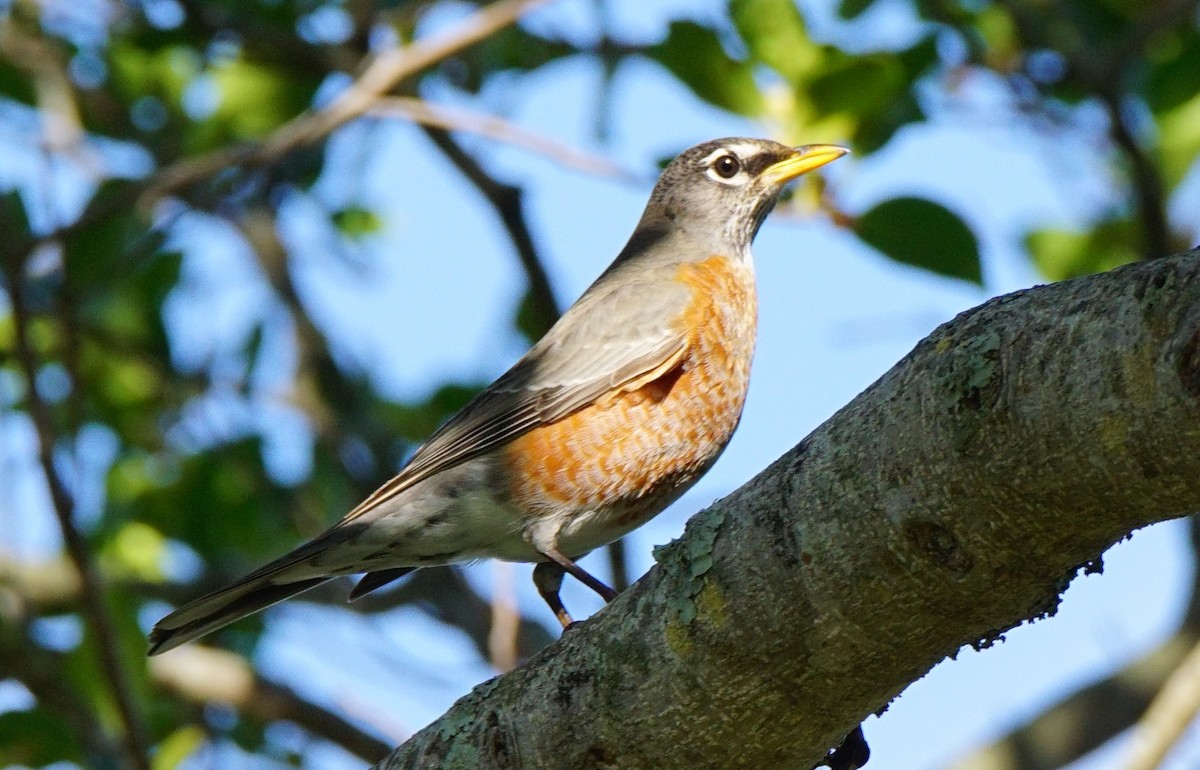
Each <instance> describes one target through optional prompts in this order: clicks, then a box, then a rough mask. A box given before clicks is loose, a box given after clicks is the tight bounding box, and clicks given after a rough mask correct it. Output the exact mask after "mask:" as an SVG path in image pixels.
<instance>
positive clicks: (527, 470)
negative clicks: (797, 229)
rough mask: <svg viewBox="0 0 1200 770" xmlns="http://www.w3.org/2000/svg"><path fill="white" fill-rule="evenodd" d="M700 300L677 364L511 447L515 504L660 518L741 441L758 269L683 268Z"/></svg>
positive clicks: (707, 263)
mask: <svg viewBox="0 0 1200 770" xmlns="http://www.w3.org/2000/svg"><path fill="white" fill-rule="evenodd" d="M678 279H679V280H680V281H682V282H684V283H686V284H687V285H688V286H690V287H691V288H692V290H693V300H692V302H691V304H690V305H689V306H688V309H687V311H686V312H685V313H684V314H683V317H681V318H679V319H677V323H678V324H679V326H680V328H681V330H684V331H685V333H686V336H687V339H688V344H687V346H686V349H685V351H684V353H683V356H682V358H681V359H680V361H679V363H678V364H677V365H676V366H675V367H674V368H672V369H670V370H669V371H666V372H665V373H663V374H661V375H660V376H659V377H657V379H654V380H652V381H650V382H645V383H640V384H638V385H636V386H634V388H635V389H629V390H626V391H623V392H620V393H617V394H615V395H614V396H613V397H610V398H607V399H601V400H600V401H598V402H597V403H594V404H592V405H590V406H587V407H584V408H583V409H580V410H578V411H576V412H574V413H572V414H571V415H569V416H567V417H566V418H564V419H562V420H559V421H558V422H555V423H552V424H549V425H544V426H542V427H539V428H536V429H535V430H533V431H530V432H529V433H527V434H525V435H524V436H522V437H521V438H519V439H517V440H515V441H513V442H512V443H511V444H510V445H509V446H508V447H507V448H506V450H505V461H506V462H505V464H506V466H507V467H508V469H509V471H510V474H511V475H510V479H511V481H510V484H511V491H512V494H513V497H514V500H515V501H516V502H517V503H518V505H520V506H521V507H522V508H523V509H524V510H526V511H527V512H529V513H530V514H532V515H535V516H536V515H539V514H549V513H552V512H556V511H559V512H560V511H561V510H562V509H563V507H568V508H579V509H586V510H601V509H607V508H613V509H614V511H613V512H614V513H615V514H617V515H618V516H619V517H620V518H622V519H625V518H629V517H633V518H642V517H644V516H650V515H653V514H655V513H658V510H656V509H655V507H656V503H655V501H656V500H659V501H662V502H661V504H660V505H659V506H658V507H660V508H661V506H665V505H666V504H667V503H669V502H670V500H672V499H674V498H675V497H676V496H677V495H678V494H679V493H681V492H682V491H683V489H686V487H687V486H690V485H691V483H693V482H694V481H695V480H696V479H697V478H699V476H700V474H702V473H703V472H704V471H706V470H707V469H708V467H709V466H710V465H711V464H712V462H713V461H714V460H716V458H717V456H718V455H719V454H720V453H721V450H722V449H724V447H725V444H726V443H727V442H728V441H729V438H730V436H732V435H733V431H734V428H736V427H737V423H738V420H739V419H740V417H741V413H742V405H743V404H744V402H745V398H746V388H747V385H748V384H749V378H750V360H751V358H752V357H753V353H754V334H755V327H756V324H757V300H756V296H755V291H754V275H753V271H752V269H751V268H750V267H749V266H748V265H745V264H743V263H742V262H740V261H738V260H732V259H728V258H726V257H710V258H709V259H707V260H704V261H703V262H699V263H693V264H688V265H684V266H681V267H680V270H679V273H678Z"/></svg>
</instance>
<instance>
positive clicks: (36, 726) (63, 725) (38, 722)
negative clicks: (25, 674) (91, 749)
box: [0, 708, 83, 767]
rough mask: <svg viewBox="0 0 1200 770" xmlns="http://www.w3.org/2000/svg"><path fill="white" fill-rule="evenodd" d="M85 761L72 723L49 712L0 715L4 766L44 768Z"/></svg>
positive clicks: (1, 762)
mask: <svg viewBox="0 0 1200 770" xmlns="http://www.w3.org/2000/svg"><path fill="white" fill-rule="evenodd" d="M82 759H83V753H82V752H81V751H80V747H79V743H78V741H76V739H75V736H74V735H73V733H72V730H71V729H70V723H69V722H68V721H67V720H66V719H64V718H63V717H62V715H61V714H56V713H52V710H51V709H48V708H35V709H32V710H30V711H6V712H4V713H3V714H0V766H4V767H41V766H43V765H50V764H54V763H56V762H62V761H65V760H66V761H70V760H74V761H79V760H82Z"/></svg>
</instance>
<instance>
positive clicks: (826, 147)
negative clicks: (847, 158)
mask: <svg viewBox="0 0 1200 770" xmlns="http://www.w3.org/2000/svg"><path fill="white" fill-rule="evenodd" d="M848 152H850V150H848V149H846V148H845V147H839V146H837V145H836V144H806V145H804V146H803V147H797V148H796V149H795V150H794V151H793V154H791V155H789V156H788V157H786V158H784V159H783V160H780V161H776V162H775V163H772V164H771V165H770V166H767V168H766V170H765V171H763V177H764V178H765V179H766V180H767V182H769V183H770V184H783V183H784V182H787V181H789V180H791V179H795V178H796V177H798V176H800V175H801V174H807V173H808V172H809V171H812V170H813V169H814V168H820V167H821V166H824V165H825V164H826V163H832V162H833V161H835V160H837V159H838V158H840V157H842V156H843V155H845V154H846V153H848Z"/></svg>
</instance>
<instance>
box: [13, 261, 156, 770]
mask: <svg viewBox="0 0 1200 770" xmlns="http://www.w3.org/2000/svg"><path fill="white" fill-rule="evenodd" d="M6 256H7V258H6V259H5V260H4V265H3V270H4V272H5V276H6V279H7V282H8V296H9V302H10V304H11V309H12V319H13V345H14V347H15V350H16V358H17V362H18V366H19V368H20V370H21V375H22V377H23V379H24V386H25V399H26V408H27V409H28V413H29V417H30V419H31V420H32V422H33V425H34V430H35V434H36V436H37V450H36V451H37V456H38V459H39V461H40V463H41V467H42V472H43V473H44V475H45V478H46V485H47V488H48V489H49V492H50V502H51V505H52V507H53V509H54V514H55V517H56V518H57V519H58V524H59V530H60V531H61V532H62V537H63V542H64V544H65V546H66V549H67V553H68V555H69V556H70V558H71V560H72V562H74V564H75V568H76V569H77V570H78V572H79V577H80V584H81V587H82V590H83V602H84V613H85V615H86V617H87V619H88V622H89V624H90V626H91V628H92V631H93V633H94V634H95V636H96V646H97V650H98V654H99V656H100V660H99V668H100V669H101V674H102V676H103V677H104V678H105V679H106V680H107V683H108V687H109V690H110V691H111V695H112V697H113V701H114V703H115V705H116V708H117V713H118V714H119V715H120V718H121V722H122V726H123V728H124V733H125V734H124V739H125V749H126V761H127V762H128V763H129V765H130V767H133V768H135V770H149V769H150V759H149V751H148V744H147V741H146V733H145V728H144V726H143V725H142V721H141V716H140V714H139V713H138V710H137V705H136V702H135V699H134V695H133V691H132V689H131V687H130V684H129V675H128V672H127V670H126V668H125V662H124V660H123V659H122V657H121V655H120V651H119V647H118V642H117V637H116V631H115V629H114V627H113V622H112V619H111V618H110V617H109V614H108V610H107V608H106V607H105V605H104V587H103V584H102V582H101V579H100V576H99V574H98V573H97V571H96V568H95V565H94V564H93V563H92V559H91V554H90V553H89V551H88V544H87V542H86V541H85V540H84V538H83V536H82V535H81V534H80V533H79V530H78V529H76V527H75V523H74V521H73V518H74V502H73V501H72V499H71V495H70V493H69V492H68V491H67V487H66V485H65V483H64V482H63V480H62V477H61V476H60V474H59V471H58V468H57V467H56V465H55V462H54V447H55V444H56V441H55V428H54V416H53V414H52V413H51V411H50V407H49V405H48V404H47V403H46V402H45V401H44V400H43V399H42V396H41V393H40V392H39V390H38V382H37V375H38V368H39V367H38V357H37V353H36V351H35V350H34V347H33V341H32V336H31V332H30V329H29V324H30V311H29V308H28V306H27V305H26V301H25V276H24V272H25V260H24V257H23V255H13V254H8V255H6ZM73 386H74V387H78V383H73Z"/></svg>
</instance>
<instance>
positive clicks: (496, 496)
mask: <svg viewBox="0 0 1200 770" xmlns="http://www.w3.org/2000/svg"><path fill="white" fill-rule="evenodd" d="M846 152H847V150H846V149H844V148H842V147H837V146H833V145H822V144H815V145H807V146H804V147H797V148H791V147H787V146H785V145H782V144H779V143H777V142H771V141H766V140H761V139H719V140H716V141H712V142H705V143H704V144H699V145H697V146H695V147H692V148H691V149H689V150H686V151H684V152H683V153H682V154H680V155H679V156H678V157H677V158H675V159H674V160H673V161H672V162H671V163H670V164H669V165H668V166H667V167H666V169H665V170H664V171H663V173H662V176H661V177H660V178H659V180H658V183H657V184H656V185H655V187H654V192H653V193H652V194H651V196H650V202H649V203H648V204H647V205H646V210H645V212H644V213H643V214H642V218H641V221H639V222H638V225H637V228H636V229H635V230H634V231H633V235H632V236H631V237H630V239H629V242H628V243H627V244H626V246H625V248H624V249H622V251H621V253H620V254H619V255H618V256H617V259H616V261H615V262H613V263H612V265H610V266H609V268H608V269H607V270H605V271H604V273H603V274H602V275H601V276H600V277H599V278H598V279H597V280H596V282H595V283H594V284H592V286H591V287H590V288H588V290H587V291H586V292H584V294H583V296H582V297H580V298H579V301H578V302H576V303H575V304H574V305H573V306H572V307H571V308H570V309H569V310H568V311H567V312H566V313H565V314H564V315H563V316H562V318H561V319H560V320H559V321H558V323H556V324H555V325H554V326H553V328H551V329H550V331H549V332H547V333H546V336H544V337H543V338H542V339H541V340H539V341H538V343H537V344H535V345H534V346H533V348H532V349H530V351H529V352H528V353H527V354H526V355H525V356H524V357H523V358H521V360H520V361H518V362H517V363H516V364H515V365H514V366H513V367H512V369H510V370H509V371H508V372H506V373H505V374H504V375H503V376H501V377H500V378H499V379H498V380H496V381H495V382H494V383H492V384H491V385H489V386H488V387H487V388H486V389H485V390H483V391H482V392H481V393H480V394H479V395H478V396H476V397H475V398H474V399H473V400H471V401H470V402H469V403H468V404H467V405H466V406H465V407H463V409H462V411H460V412H459V413H458V414H456V415H455V416H454V417H452V418H451V419H450V420H449V421H448V422H447V423H446V424H445V425H443V426H442V427H441V428H440V429H439V430H438V431H437V432H435V433H434V434H433V436H432V437H430V439H429V441H427V442H426V443H425V444H424V445H423V446H422V447H421V448H420V449H419V450H417V452H416V454H414V455H413V457H412V460H410V461H409V463H408V464H407V465H406V466H405V467H404V469H403V470H401V471H400V473H399V474H397V475H396V476H395V477H394V478H392V479H391V480H390V481H388V482H387V483H386V484H384V485H383V486H381V487H380V488H379V489H377V490H376V491H375V492H374V493H373V494H372V495H371V496H370V497H368V498H367V499H366V500H364V501H363V502H362V503H360V504H359V505H358V507H356V508H355V509H354V510H352V511H350V513H349V514H347V515H346V517H345V518H344V519H342V520H341V521H340V522H338V523H337V524H335V525H334V526H333V527H331V528H330V529H328V530H327V531H326V532H325V533H324V534H321V535H319V536H318V537H317V538H315V539H314V540H312V541H310V542H308V543H306V544H304V545H302V546H300V547H299V548H297V549H296V550H294V551H292V552H291V553H289V554H287V555H286V556H283V557H282V558H280V559H277V560H276V561H273V562H271V563H270V564H268V565H266V566H265V567H263V568H262V569H259V570H257V571H256V572H253V573H251V574H250V575H248V576H246V577H245V578H243V579H242V580H240V581H238V582H236V583H234V584H232V585H230V586H228V587H226V588H222V589H220V590H218V591H215V592H213V593H210V594H208V595H207V596H203V597H201V598H199V599H196V600H195V601H192V602H190V603H188V604H186V605H184V606H183V607H180V608H179V609H178V610H176V611H175V612H172V613H171V614H170V615H168V616H166V617H165V618H163V619H162V620H160V621H159V622H158V624H157V625H156V626H155V627H154V630H153V631H151V632H150V654H151V655H153V654H156V653H160V652H165V651H166V650H169V649H171V648H173V647H176V646H178V645H180V644H183V643H184V642H187V641H189V640H191V639H195V638H196V637H198V636H202V635H204V634H207V633H209V632H210V631H213V630H215V629H217V628H220V627H222V626H224V625H226V624H228V623H231V622H233V621H235V620H237V619H238V618H241V617H244V616H246V615H249V614H251V613H254V612H257V611H259V610H261V609H263V608H265V607H268V606H270V605H272V604H274V603H276V602H278V601H282V600H283V599H286V598H288V597H290V596H294V595H295V594H298V593H300V592H302V591H306V590H308V589H310V588H312V587H314V586H316V585H319V584H321V583H324V582H325V581H327V580H330V579H331V578H333V577H336V576H339V575H351V574H357V573H366V574H365V575H364V576H363V577H362V579H361V580H359V582H358V584H357V585H356V586H355V587H354V589H353V590H352V591H351V592H350V598H351V599H355V598H357V597H359V596H362V595H363V594H365V593H367V592H369V591H372V590H374V589H376V588H379V587H380V586H382V585H384V584H386V583H389V582H391V581H393V580H395V579H397V578H399V577H401V576H402V575H405V574H407V573H409V572H411V571H413V570H415V569H418V568H420V567H426V566H431V565H437V564H448V563H453V562H461V561H468V560H472V559H480V558H484V557H495V558H499V559H505V560H509V561H523V562H535V563H536V564H537V566H536V567H535V568H534V571H533V578H534V583H535V585H536V586H537V588H538V591H539V592H540V593H541V595H542V597H543V598H544V599H545V600H546V602H547V604H549V605H550V608H551V609H552V610H553V611H554V614H555V615H556V616H557V617H558V619H559V620H560V621H561V622H562V623H563V625H564V627H565V626H566V625H568V624H570V623H571V617H570V615H568V614H567V611H566V609H565V608H564V607H563V604H562V601H561V600H560V599H559V596H558V592H559V588H560V587H561V585H562V580H563V575H564V574H565V573H570V574H571V575H573V576H575V577H576V578H578V579H579V580H581V581H582V582H583V583H585V584H586V585H588V586H590V587H591V588H592V589H594V590H595V591H596V592H597V593H599V594H600V595H601V596H602V597H604V599H605V600H606V601H607V600H611V599H612V598H613V597H614V596H615V592H614V591H613V590H612V589H611V588H609V587H608V586H606V585H605V584H604V583H602V582H601V581H600V580H598V579H596V578H595V577H593V576H592V575H590V574H589V573H588V572H586V571H585V570H583V569H582V568H580V567H579V566H578V565H577V564H576V563H575V559H577V558H579V557H580V556H583V555H584V554H586V553H588V552H589V551H591V550H593V549H594V548H597V547H599V546H602V545H604V544H606V543H610V542H612V541H614V540H616V539H617V538H619V537H621V536H622V535H624V534H625V533H627V532H629V531H630V530H632V529H634V528H635V527H638V526H640V525H641V524H644V523H645V522H646V521H648V520H649V519H650V518H652V517H653V516H655V515H656V514H658V513H659V512H660V511H662V510H663V509H664V508H666V507H667V506H668V505H669V504H670V503H671V502H673V501H674V500H676V499H678V498H679V496H680V495H682V494H683V492H684V491H686V490H687V489H688V488H689V487H690V486H691V485H692V484H694V483H695V482H696V480H697V479H699V478H700V476H701V475H702V474H703V473H704V472H705V471H707V470H708V469H709V467H711V466H712V464H713V463H714V462H715V461H716V459H717V456H718V455H720V454H721V451H722V450H723V449H724V448H725V445H726V443H727V442H728V441H729V438H730V436H731V435H732V434H733V431H734V428H736V427H737V424H738V420H739V419H740V418H741V413H742V404H743V402H744V401H745V397H746V387H747V384H748V381H749V375H750V359H751V357H752V355H753V351H754V336H755V329H756V326H757V300H756V295H755V287H754V268H753V263H752V261H751V258H750V242H751V241H752V240H753V239H754V236H755V234H756V233H757V232H758V228H759V225H761V224H762V221H763V219H764V218H765V217H766V215H767V213H768V212H769V211H770V210H771V208H772V207H773V206H774V205H775V201H776V200H777V199H778V197H779V193H780V191H781V190H782V189H783V186H784V183H786V182H787V181H789V180H791V179H794V178H795V177H798V176H800V175H801V174H804V173H805V172H807V171H811V170H812V169H815V168H818V167H819V166H823V165H825V164H826V163H829V162H830V161H833V160H836V159H837V158H840V157H841V156H842V155H844V154H846Z"/></svg>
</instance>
